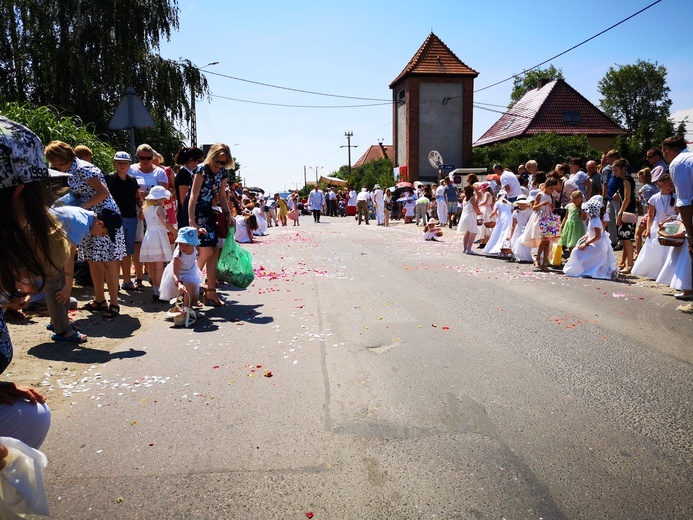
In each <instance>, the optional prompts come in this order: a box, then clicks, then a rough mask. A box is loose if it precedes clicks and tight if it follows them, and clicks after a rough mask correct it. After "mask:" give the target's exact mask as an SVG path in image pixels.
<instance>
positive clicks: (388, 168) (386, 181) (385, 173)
mask: <svg viewBox="0 0 693 520" xmlns="http://www.w3.org/2000/svg"><path fill="white" fill-rule="evenodd" d="M333 175H334V176H335V177H339V178H340V179H345V180H346V181H347V182H348V183H349V186H350V187H353V188H354V189H356V190H357V191H358V189H359V188H361V186H367V187H368V188H369V189H370V188H372V187H373V185H375V184H380V187H381V188H382V189H383V190H384V189H386V188H389V187H390V186H392V185H394V183H395V181H394V174H393V173H392V161H391V160H390V159H386V158H381V159H376V160H374V161H370V162H367V163H366V164H364V165H363V166H359V167H358V168H352V170H351V175H349V168H348V166H342V167H341V168H340V169H339V170H338V171H337V172H335V173H334V174H333Z"/></svg>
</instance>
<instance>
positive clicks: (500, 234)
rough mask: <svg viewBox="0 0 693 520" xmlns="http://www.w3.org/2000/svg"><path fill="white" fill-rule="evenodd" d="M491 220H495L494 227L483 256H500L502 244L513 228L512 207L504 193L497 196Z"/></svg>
mask: <svg viewBox="0 0 693 520" xmlns="http://www.w3.org/2000/svg"><path fill="white" fill-rule="evenodd" d="M490 218H491V219H493V218H495V219H496V227H494V228H493V231H492V232H491V236H490V237H489V239H488V242H486V246H485V247H484V254H485V255H500V250H501V247H503V242H505V239H506V238H507V237H508V235H510V229H511V228H512V226H513V205H512V204H511V203H510V202H508V199H507V196H506V193H505V191H501V192H500V193H499V194H498V200H497V201H496V204H495V207H494V208H493V212H492V213H491V217H490Z"/></svg>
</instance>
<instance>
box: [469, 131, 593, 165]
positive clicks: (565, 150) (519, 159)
mask: <svg viewBox="0 0 693 520" xmlns="http://www.w3.org/2000/svg"><path fill="white" fill-rule="evenodd" d="M600 156H601V152H599V151H597V150H595V149H594V148H592V147H591V146H590V144H589V141H588V140H587V137H586V136H585V135H558V134H556V133H555V132H553V133H542V134H537V135H535V136H532V137H530V138H528V139H511V140H510V141H506V142H504V143H499V144H495V145H490V146H477V147H474V148H472V161H471V162H472V165H473V166H475V167H481V168H488V169H489V171H490V170H491V168H492V167H493V165H494V164H495V163H500V164H502V165H503V166H505V167H508V168H510V169H511V170H513V171H516V170H517V166H518V165H519V164H524V163H526V162H527V161H528V160H530V159H534V160H535V161H537V163H538V164H539V170H542V171H544V172H548V171H550V170H552V169H553V168H554V166H555V165H556V163H559V162H568V161H569V160H570V158H571V157H582V158H583V160H585V161H587V160H589V159H595V160H596V159H599V157H600Z"/></svg>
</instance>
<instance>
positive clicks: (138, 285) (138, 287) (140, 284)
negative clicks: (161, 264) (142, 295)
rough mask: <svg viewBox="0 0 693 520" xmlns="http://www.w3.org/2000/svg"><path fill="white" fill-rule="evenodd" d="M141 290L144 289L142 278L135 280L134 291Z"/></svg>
mask: <svg viewBox="0 0 693 520" xmlns="http://www.w3.org/2000/svg"><path fill="white" fill-rule="evenodd" d="M142 289H144V282H143V281H142V278H138V279H137V280H135V290H136V291H141V290H142Z"/></svg>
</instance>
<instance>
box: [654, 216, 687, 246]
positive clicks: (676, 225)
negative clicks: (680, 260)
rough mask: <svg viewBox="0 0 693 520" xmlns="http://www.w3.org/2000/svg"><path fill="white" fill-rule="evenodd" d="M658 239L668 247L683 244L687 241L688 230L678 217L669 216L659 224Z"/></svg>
mask: <svg viewBox="0 0 693 520" xmlns="http://www.w3.org/2000/svg"><path fill="white" fill-rule="evenodd" d="M657 241H658V242H659V243H660V244H661V245H663V246H668V247H679V246H682V245H683V243H684V242H685V241H686V232H685V229H684V227H683V222H681V221H680V220H678V219H676V218H668V219H666V220H665V221H664V222H662V223H661V224H660V225H659V229H658V230H657Z"/></svg>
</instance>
